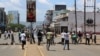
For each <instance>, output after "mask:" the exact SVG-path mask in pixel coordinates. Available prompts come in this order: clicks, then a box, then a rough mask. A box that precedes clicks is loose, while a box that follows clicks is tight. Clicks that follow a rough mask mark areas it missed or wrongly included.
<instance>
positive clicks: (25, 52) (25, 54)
mask: <svg viewBox="0 0 100 56" xmlns="http://www.w3.org/2000/svg"><path fill="white" fill-rule="evenodd" d="M27 48H28V43H27V44H26V47H25V51H24V56H27Z"/></svg>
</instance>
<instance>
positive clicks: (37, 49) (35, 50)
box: [24, 42, 46, 56]
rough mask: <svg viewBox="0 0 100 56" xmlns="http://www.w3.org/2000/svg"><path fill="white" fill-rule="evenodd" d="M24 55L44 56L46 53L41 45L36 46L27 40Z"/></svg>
mask: <svg viewBox="0 0 100 56" xmlns="http://www.w3.org/2000/svg"><path fill="white" fill-rule="evenodd" d="M24 56H46V54H45V51H44V50H43V48H42V46H38V45H37V44H30V43H29V42H27V45H26V49H25V52H24Z"/></svg>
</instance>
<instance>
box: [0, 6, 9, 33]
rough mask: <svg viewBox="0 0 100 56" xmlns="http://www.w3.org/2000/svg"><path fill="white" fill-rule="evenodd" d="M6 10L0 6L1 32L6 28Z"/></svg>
mask: <svg viewBox="0 0 100 56" xmlns="http://www.w3.org/2000/svg"><path fill="white" fill-rule="evenodd" d="M6 23H7V20H6V12H5V9H4V8H0V30H1V31H2V32H3V31H4V30H5V28H6Z"/></svg>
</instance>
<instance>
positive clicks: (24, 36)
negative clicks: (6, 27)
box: [20, 31, 26, 49]
mask: <svg viewBox="0 0 100 56" xmlns="http://www.w3.org/2000/svg"><path fill="white" fill-rule="evenodd" d="M20 37H21V42H22V49H24V45H25V44H26V35H25V33H24V31H22V33H21V34H20Z"/></svg>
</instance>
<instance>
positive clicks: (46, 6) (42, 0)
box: [0, 0, 100, 21]
mask: <svg viewBox="0 0 100 56" xmlns="http://www.w3.org/2000/svg"><path fill="white" fill-rule="evenodd" d="M89 1H90V0H89ZM36 3H37V4H36V7H37V8H36V12H37V13H36V14H37V15H36V16H37V21H43V20H44V18H45V13H46V11H47V10H50V9H54V5H55V4H65V5H67V9H70V10H74V0H36ZM83 4H84V0H77V6H78V7H77V9H78V10H83V8H84V7H83ZM89 4H91V2H89ZM0 7H4V8H5V11H6V12H8V11H10V10H18V11H19V13H20V20H21V21H26V0H0ZM97 8H100V0H97ZM89 10H92V8H91V9H89Z"/></svg>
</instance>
